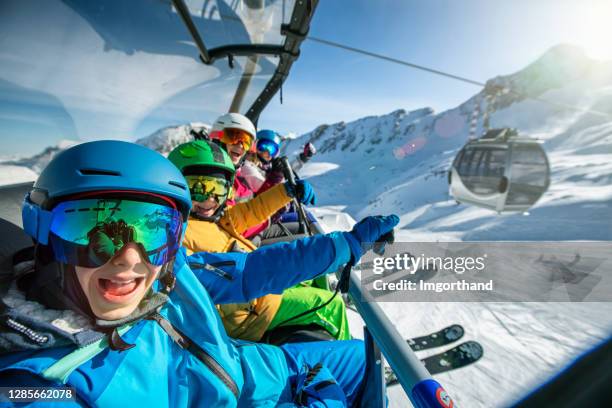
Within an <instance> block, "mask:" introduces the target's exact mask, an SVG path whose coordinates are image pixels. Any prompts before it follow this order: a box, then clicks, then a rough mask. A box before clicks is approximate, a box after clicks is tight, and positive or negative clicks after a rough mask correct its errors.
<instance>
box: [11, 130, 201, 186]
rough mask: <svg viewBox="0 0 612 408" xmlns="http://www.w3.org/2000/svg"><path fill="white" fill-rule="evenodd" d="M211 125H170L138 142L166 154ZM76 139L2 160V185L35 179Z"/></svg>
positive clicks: (76, 142) (72, 144)
mask: <svg viewBox="0 0 612 408" xmlns="http://www.w3.org/2000/svg"><path fill="white" fill-rule="evenodd" d="M209 129H210V125H207V124H205V123H190V124H186V125H180V126H169V127H165V128H163V129H160V130H158V131H157V132H155V133H153V134H152V135H150V136H147V137H143V138H141V139H138V140H137V141H136V143H138V144H141V145H143V146H146V147H148V148H150V149H153V150H157V151H158V152H160V153H161V154H163V155H164V156H167V155H168V153H170V151H171V150H172V149H174V148H175V147H176V146H178V145H179V144H181V143H185V142H187V141H189V140H193V136H192V135H191V133H190V132H191V131H192V130H193V131H195V132H201V131H204V132H206V133H207V132H208V130H209ZM78 143H80V142H79V141H74V140H62V141H61V142H60V143H58V144H57V145H56V146H50V147H47V148H46V149H45V150H43V151H42V152H41V153H39V154H36V155H34V156H32V157H26V158H20V159H17V160H6V161H0V186H1V185H9V184H18V183H24V182H29V181H34V180H35V179H36V177H37V176H38V174H39V173H40V172H41V170H42V169H43V168H45V166H46V165H47V164H48V163H49V161H50V160H51V159H52V158H53V157H54V156H55V155H56V154H57V153H59V152H61V151H62V150H64V149H67V148H69V147H72V146H74V145H75V144H78Z"/></svg>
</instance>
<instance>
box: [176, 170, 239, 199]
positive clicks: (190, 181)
mask: <svg viewBox="0 0 612 408" xmlns="http://www.w3.org/2000/svg"><path fill="white" fill-rule="evenodd" d="M185 180H187V185H188V186H189V193H191V199H192V200H193V201H199V202H204V201H206V200H208V198H209V197H211V196H212V197H213V198H214V199H215V200H216V201H217V202H218V203H222V202H223V201H225V199H226V198H227V196H228V194H229V191H230V187H231V186H230V183H229V181H227V180H225V179H222V178H219V177H214V176H202V175H192V176H185Z"/></svg>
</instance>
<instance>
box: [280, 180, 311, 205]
mask: <svg viewBox="0 0 612 408" xmlns="http://www.w3.org/2000/svg"><path fill="white" fill-rule="evenodd" d="M295 183H296V184H297V185H296V188H295V189H294V188H293V186H292V185H291V184H290V183H289V182H288V181H287V182H285V189H286V190H287V194H288V195H289V196H290V197H293V198H296V199H297V200H298V201H299V202H301V203H302V204H306V205H316V204H317V196H316V194H315V192H314V189H313V188H312V185H311V184H310V183H309V182H307V181H306V180H296V181H295Z"/></svg>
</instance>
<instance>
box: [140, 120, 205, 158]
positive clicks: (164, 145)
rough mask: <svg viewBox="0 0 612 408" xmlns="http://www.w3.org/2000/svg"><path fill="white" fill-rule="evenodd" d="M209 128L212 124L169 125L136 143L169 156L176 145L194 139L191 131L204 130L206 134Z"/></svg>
mask: <svg viewBox="0 0 612 408" xmlns="http://www.w3.org/2000/svg"><path fill="white" fill-rule="evenodd" d="M209 130H210V125H208V124H205V123H190V124H187V125H180V126H169V127H165V128H163V129H160V130H158V131H157V132H155V133H153V134H152V135H150V136H147V137H143V138H142V139H138V140H137V141H136V143H138V144H140V145H143V146H146V147H148V148H149V149H153V150H157V151H158V152H160V153H161V154H163V155H164V156H167V155H168V153H170V152H171V151H172V149H174V148H175V147H176V146H178V145H180V144H181V143H185V142H188V141H190V140H193V135H192V134H191V131H194V132H201V131H204V132H205V133H206V134H208V131H209Z"/></svg>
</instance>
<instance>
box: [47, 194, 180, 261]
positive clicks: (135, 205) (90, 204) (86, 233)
mask: <svg viewBox="0 0 612 408" xmlns="http://www.w3.org/2000/svg"><path fill="white" fill-rule="evenodd" d="M51 212H52V213H53V220H52V222H51V228H50V234H49V241H50V245H51V246H52V248H53V253H54V255H55V259H56V260H57V261H59V262H63V263H67V264H71V265H77V266H83V267H88V268H96V267H99V266H102V265H104V264H105V263H106V262H108V261H109V260H110V259H111V258H112V257H113V256H114V255H115V253H117V251H119V250H120V249H121V248H123V246H124V245H126V244H127V243H129V242H134V243H136V244H138V245H139V246H140V248H141V249H142V250H143V251H144V254H146V256H147V258H148V259H147V261H148V262H149V263H151V264H153V265H158V266H159V265H163V264H165V263H167V262H169V261H171V260H172V259H173V258H174V256H175V255H176V252H177V251H178V249H179V247H180V238H181V233H182V225H183V217H182V216H181V213H180V212H179V211H178V210H176V209H174V208H171V207H167V206H165V205H161V204H155V203H147V202H141V201H131V200H123V199H116V198H104V199H102V198H100V199H97V198H94V199H83V200H73V201H65V202H61V203H59V204H58V205H57V206H56V207H55V208H53V210H52V211H51Z"/></svg>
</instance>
